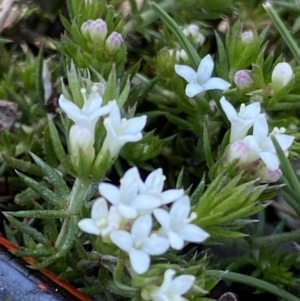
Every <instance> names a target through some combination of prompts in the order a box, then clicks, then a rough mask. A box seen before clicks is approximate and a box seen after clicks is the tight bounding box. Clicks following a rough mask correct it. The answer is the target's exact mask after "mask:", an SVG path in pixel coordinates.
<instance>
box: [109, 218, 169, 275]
mask: <svg viewBox="0 0 300 301" xmlns="http://www.w3.org/2000/svg"><path fill="white" fill-rule="evenodd" d="M151 230H152V218H151V216H150V215H149V214H148V215H143V216H140V217H138V218H137V219H136V220H135V222H134V223H133V225H132V228H131V233H129V232H127V231H123V230H118V231H115V232H112V233H111V234H110V239H111V240H112V242H113V243H114V244H115V245H116V246H118V247H119V248H120V249H121V250H123V251H125V252H127V253H128V254H129V258H130V262H131V265H132V268H133V270H134V271H135V272H136V273H138V274H143V273H145V272H146V271H147V270H148V269H149V267H150V261H151V259H150V256H149V255H161V254H163V253H165V252H166V251H167V249H168V248H169V242H168V240H167V239H166V238H164V237H159V236H154V235H152V236H149V235H150V232H151Z"/></svg>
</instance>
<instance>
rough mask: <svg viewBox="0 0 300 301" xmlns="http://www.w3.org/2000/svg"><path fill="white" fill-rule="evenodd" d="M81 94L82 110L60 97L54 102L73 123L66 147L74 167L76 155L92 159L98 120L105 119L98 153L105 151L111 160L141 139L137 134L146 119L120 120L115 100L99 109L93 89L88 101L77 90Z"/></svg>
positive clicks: (96, 89) (84, 93) (100, 105)
mask: <svg viewBox="0 0 300 301" xmlns="http://www.w3.org/2000/svg"><path fill="white" fill-rule="evenodd" d="M81 93H82V95H83V98H84V105H83V107H82V108H79V107H78V106H77V105H76V104H74V103H73V102H72V101H70V100H68V99H66V98H65V97H64V95H61V96H60V97H59V100H58V103H59V106H60V108H61V109H62V110H63V111H64V112H65V113H66V114H67V116H68V118H70V119H71V120H73V121H74V125H72V127H71V129H70V132H69V145H70V153H71V160H72V162H73V163H75V165H77V161H78V158H79V156H80V154H84V155H85V156H86V157H89V158H91V160H93V159H94V157H95V150H94V147H93V146H94V142H95V129H96V124H97V122H98V120H99V118H100V117H101V116H106V117H105V119H104V126H105V128H106V138H105V140H104V143H103V147H102V150H103V151H108V152H109V153H110V155H111V157H116V156H117V155H118V154H119V152H120V150H121V148H122V147H123V146H124V144H126V143H127V142H136V141H139V140H140V139H141V138H142V133H141V131H142V130H143V128H144V127H145V125H146V119H147V117H146V116H140V117H134V118H131V119H129V120H127V119H125V118H123V119H121V114H120V109H119V106H118V104H117V102H116V101H115V100H113V101H111V102H109V103H108V104H107V105H105V106H102V102H103V100H102V97H101V95H100V94H99V92H98V87H97V86H96V85H94V86H93V87H92V93H91V94H90V95H89V96H88V97H87V95H86V93H87V92H86V90H85V89H81Z"/></svg>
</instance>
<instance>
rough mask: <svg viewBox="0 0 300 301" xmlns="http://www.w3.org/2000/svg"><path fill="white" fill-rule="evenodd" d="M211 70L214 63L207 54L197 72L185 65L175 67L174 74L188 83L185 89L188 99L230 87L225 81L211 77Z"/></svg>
mask: <svg viewBox="0 0 300 301" xmlns="http://www.w3.org/2000/svg"><path fill="white" fill-rule="evenodd" d="M213 69H214V62H213V59H212V57H211V56H210V55H209V54H208V55H206V56H205V57H204V58H203V59H202V60H201V62H200V65H199V67H198V70H197V72H196V71H195V70H194V69H192V68H191V67H189V66H186V65H175V72H176V73H177V74H178V75H179V76H181V77H183V78H184V79H185V80H186V81H187V82H188V85H187V86H186V89H185V94H186V95H187V96H188V97H194V96H195V95H197V94H199V93H202V92H205V91H208V90H214V89H216V90H222V91H225V90H227V89H228V88H229V87H230V83H228V82H226V81H225V80H223V79H221V78H219V77H211V75H212V72H213Z"/></svg>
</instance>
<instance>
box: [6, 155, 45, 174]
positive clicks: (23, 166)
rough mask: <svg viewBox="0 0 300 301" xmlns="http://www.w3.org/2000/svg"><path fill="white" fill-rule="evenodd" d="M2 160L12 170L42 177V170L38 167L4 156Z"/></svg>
mask: <svg viewBox="0 0 300 301" xmlns="http://www.w3.org/2000/svg"><path fill="white" fill-rule="evenodd" d="M3 158H4V160H5V162H6V163H7V164H8V165H10V166H11V167H12V168H14V169H17V170H20V171H22V172H26V173H29V174H32V175H34V176H37V177H43V176H44V173H43V171H42V169H41V168H40V167H38V166H36V165H35V164H32V163H30V162H27V161H23V160H20V159H16V158H13V157H9V156H5V155H3Z"/></svg>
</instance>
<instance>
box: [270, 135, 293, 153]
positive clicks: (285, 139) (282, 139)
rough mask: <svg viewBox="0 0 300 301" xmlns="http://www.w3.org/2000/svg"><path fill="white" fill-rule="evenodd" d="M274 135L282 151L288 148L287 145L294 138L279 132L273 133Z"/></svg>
mask: <svg viewBox="0 0 300 301" xmlns="http://www.w3.org/2000/svg"><path fill="white" fill-rule="evenodd" d="M274 136H275V138H276V140H277V141H278V143H279V145H280V147H281V148H282V150H283V151H286V150H288V149H289V147H290V146H291V145H292V144H293V142H294V139H295V137H293V136H290V135H286V134H279V135H274Z"/></svg>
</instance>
